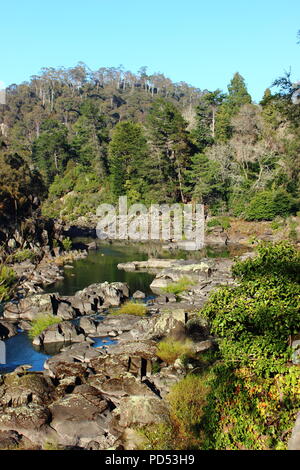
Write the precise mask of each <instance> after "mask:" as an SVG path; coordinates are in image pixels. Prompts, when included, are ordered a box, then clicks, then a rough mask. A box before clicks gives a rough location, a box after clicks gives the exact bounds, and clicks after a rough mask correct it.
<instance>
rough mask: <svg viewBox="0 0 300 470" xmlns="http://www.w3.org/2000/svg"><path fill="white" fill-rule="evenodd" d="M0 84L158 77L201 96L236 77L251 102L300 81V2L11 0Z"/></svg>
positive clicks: (2, 32)
mask: <svg viewBox="0 0 300 470" xmlns="http://www.w3.org/2000/svg"><path fill="white" fill-rule="evenodd" d="M0 20H1V21H0V40H1V45H2V46H1V52H0V81H2V82H4V83H5V85H6V86H7V85H9V84H11V83H21V82H22V81H26V80H28V79H29V77H30V76H31V75H34V74H37V73H38V72H39V71H40V69H41V68H42V67H56V66H65V67H70V66H74V65H75V64H76V63H77V62H79V61H83V62H85V63H86V64H87V65H88V66H89V67H90V68H91V69H97V68H99V67H110V66H118V65H120V64H123V65H124V67H125V68H126V69H127V70H131V71H133V72H136V71H137V70H138V69H139V68H140V67H141V66H143V65H147V66H148V72H149V73H153V72H162V73H164V74H165V75H166V76H168V77H170V78H171V79H172V80H173V81H176V82H179V81H185V82H187V83H190V84H191V85H194V86H196V87H199V88H200V89H209V90H213V89H216V88H221V89H223V90H225V91H227V84H228V83H229V81H230V79H231V78H232V76H233V74H234V73H235V72H236V71H238V72H240V73H241V74H242V75H243V77H244V78H245V80H246V83H247V86H248V90H249V92H250V93H251V95H252V97H253V99H254V100H256V101H258V100H260V99H261V97H262V94H263V92H264V90H265V88H266V87H268V86H270V84H271V83H272V81H273V80H274V79H275V78H276V77H278V76H280V75H282V74H283V73H284V71H285V70H289V68H290V67H291V69H292V78H293V79H294V80H295V81H296V80H300V45H297V38H296V36H297V31H298V30H299V29H300V1H299V0H286V1H285V2H284V1H282V0H280V1H279V0H273V1H271V0H247V1H244V0H225V1H221V0H214V1H213V0H210V1H209V0H205V1H204V0H160V1H158V0H151V1H147V2H146V1H143V0H139V1H137V0H85V1H78V0H52V1H47V0H44V1H41V0H15V1H13V2H12V1H11V2H8V1H6V2H1V7H0Z"/></svg>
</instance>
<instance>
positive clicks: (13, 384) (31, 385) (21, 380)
mask: <svg viewBox="0 0 300 470" xmlns="http://www.w3.org/2000/svg"><path fill="white" fill-rule="evenodd" d="M53 392H54V385H53V383H52V381H51V379H50V378H49V377H44V376H43V375H40V374H34V373H27V374H25V375H21V376H19V375H18V374H17V373H16V372H13V373H11V374H7V375H6V376H4V382H3V384H2V385H1V387H0V396H1V405H2V406H12V407H18V406H23V405H28V404H29V403H36V404H39V405H42V404H45V403H48V402H49V401H50V400H51V396H52V394H53Z"/></svg>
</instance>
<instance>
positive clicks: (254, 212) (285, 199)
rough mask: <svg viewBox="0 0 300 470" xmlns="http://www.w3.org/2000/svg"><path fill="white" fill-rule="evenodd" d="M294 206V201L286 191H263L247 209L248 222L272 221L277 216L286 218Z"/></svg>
mask: <svg viewBox="0 0 300 470" xmlns="http://www.w3.org/2000/svg"><path fill="white" fill-rule="evenodd" d="M292 206H293V199H292V197H291V195H290V194H288V193H287V192H286V191H284V190H280V189H278V190H277V191H261V192H259V193H257V194H256V195H255V196H254V197H253V198H252V199H251V200H250V203H249V206H248V207H247V208H246V214H245V217H246V220H272V219H274V218H275V217H276V216H281V217H283V216H286V215H288V214H289V213H290V211H291V209H292Z"/></svg>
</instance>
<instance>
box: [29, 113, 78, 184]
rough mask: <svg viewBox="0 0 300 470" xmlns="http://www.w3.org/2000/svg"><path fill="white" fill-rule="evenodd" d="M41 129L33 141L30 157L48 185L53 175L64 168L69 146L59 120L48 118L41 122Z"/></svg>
mask: <svg viewBox="0 0 300 470" xmlns="http://www.w3.org/2000/svg"><path fill="white" fill-rule="evenodd" d="M42 131H43V132H42V133H41V134H40V136H39V137H38V138H37V139H36V140H35V142H34V143H33V147H32V152H33V153H32V158H33V161H34V162H35V163H36V164H37V166H38V167H39V169H40V171H41V173H42V174H43V176H44V179H45V181H46V183H47V185H49V184H50V183H51V182H52V181H53V179H54V176H55V175H56V174H59V173H61V172H62V171H63V170H64V169H65V167H66V164H67V161H68V159H69V158H70V147H69V144H68V141H67V129H66V127H65V126H64V125H63V124H61V123H60V122H58V121H56V120H54V119H48V120H47V121H45V122H44V123H43V126H42Z"/></svg>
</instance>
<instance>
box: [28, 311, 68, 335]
mask: <svg viewBox="0 0 300 470" xmlns="http://www.w3.org/2000/svg"><path fill="white" fill-rule="evenodd" d="M61 321H62V319H61V318H60V317H57V316H56V315H39V316H38V317H37V318H36V319H34V320H33V321H32V323H31V328H30V330H29V333H28V335H29V337H30V338H31V339H33V338H35V337H36V336H38V335H40V334H41V333H42V332H43V331H44V330H45V329H46V328H48V326H50V325H55V324H56V323H60V322H61Z"/></svg>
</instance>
